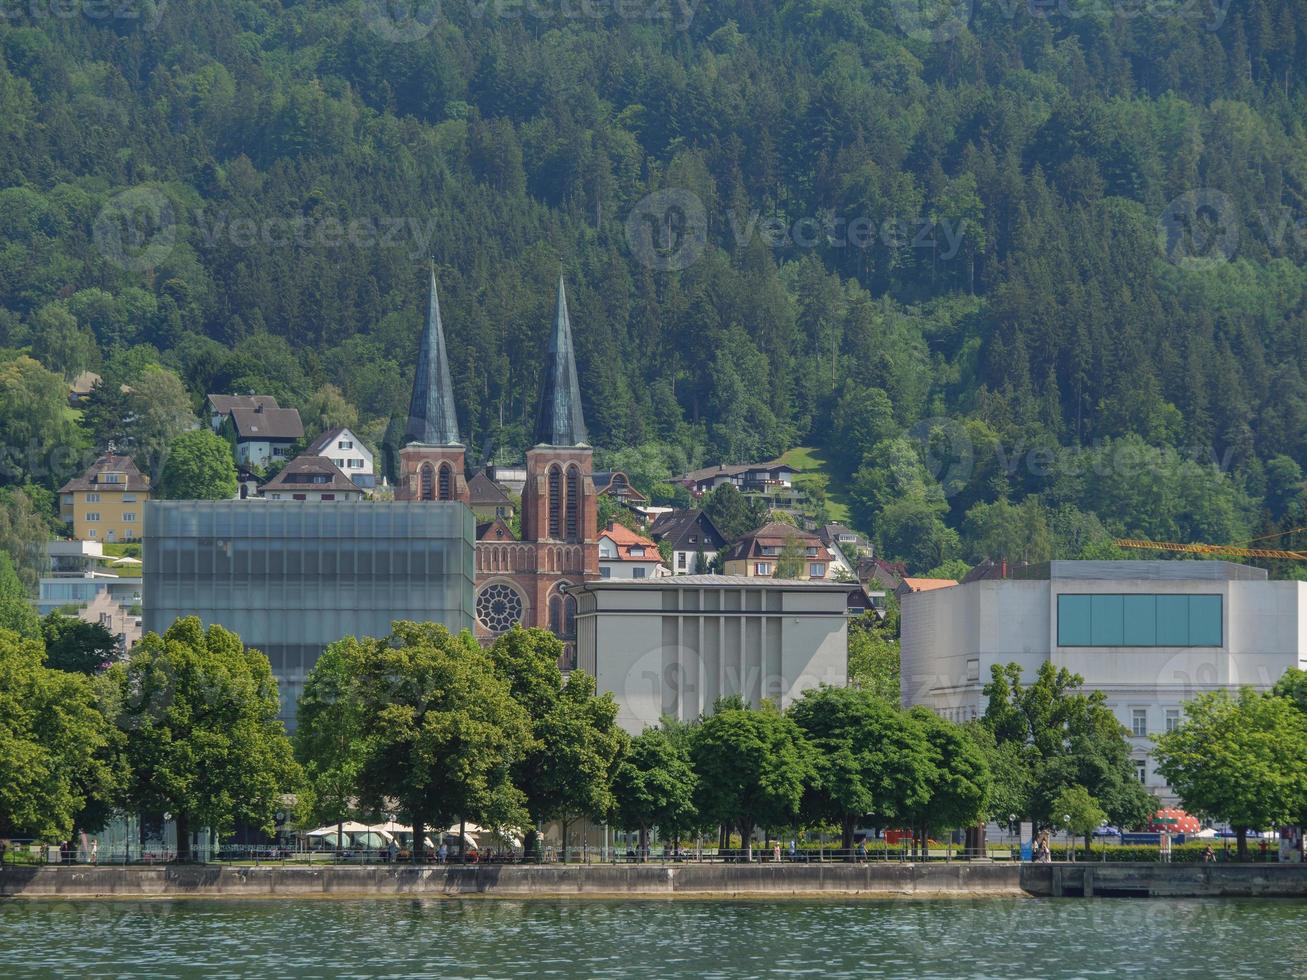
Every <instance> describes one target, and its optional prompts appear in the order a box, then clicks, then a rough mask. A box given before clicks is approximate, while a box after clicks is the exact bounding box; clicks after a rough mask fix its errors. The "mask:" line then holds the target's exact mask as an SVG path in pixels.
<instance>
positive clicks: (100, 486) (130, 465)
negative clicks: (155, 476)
mask: <svg viewBox="0 0 1307 980" xmlns="http://www.w3.org/2000/svg"><path fill="white" fill-rule="evenodd" d="M102 473H121V474H122V475H123V482H121V483H102V482H101V481H100V474H102ZM149 489H150V481H149V478H148V477H145V476H142V475H141V471H140V470H139V469H137V468H136V464H135V463H134V462H132V458H131V457H130V456H117V455H114V454H113V453H105V455H103V456H101V457H100V458H99V459H97V460H96V461H95V462H94V463H92V464H91V468H90V469H88V470H87V471H86V472H85V473H83V474H82V475H81V476H79V477H74V478H73V479H71V480H69V481H68V482H67V483H65V484H64V485H63V486H62V487H60V488H59V492H60V493H75V492H78V491H82V490H107V491H111V492H122V493H137V492H144V491H146V490H149Z"/></svg>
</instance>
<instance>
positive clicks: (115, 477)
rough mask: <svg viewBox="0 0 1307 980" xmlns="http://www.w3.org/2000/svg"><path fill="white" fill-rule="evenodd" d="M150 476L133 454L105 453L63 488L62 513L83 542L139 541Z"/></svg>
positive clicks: (60, 514)
mask: <svg viewBox="0 0 1307 980" xmlns="http://www.w3.org/2000/svg"><path fill="white" fill-rule="evenodd" d="M149 499H150V478H149V477H147V476H143V475H142V474H141V471H140V470H139V469H137V468H136V464H135V463H134V462H132V460H131V457H130V456H119V455H116V454H114V453H105V454H104V455H103V456H101V457H100V458H99V459H97V460H96V461H95V462H94V463H92V464H91V468H90V469H88V470H87V471H86V472H85V473H83V474H82V475H81V476H79V477H77V478H75V479H72V480H69V481H68V482H67V483H65V484H64V485H63V486H62V487H60V488H59V516H60V518H61V519H62V520H64V521H67V522H68V523H70V524H72V526H73V535H74V536H75V537H77V538H79V539H80V540H83V541H103V542H114V541H139V540H140V539H141V523H142V522H141V515H142V514H143V513H144V509H145V501H147V500H149Z"/></svg>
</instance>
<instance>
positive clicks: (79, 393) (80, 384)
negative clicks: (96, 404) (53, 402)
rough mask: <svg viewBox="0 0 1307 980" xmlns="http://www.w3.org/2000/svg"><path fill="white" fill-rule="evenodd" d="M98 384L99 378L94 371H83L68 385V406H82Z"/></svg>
mask: <svg viewBox="0 0 1307 980" xmlns="http://www.w3.org/2000/svg"><path fill="white" fill-rule="evenodd" d="M99 383H100V376H99V375H98V374H96V373H95V372H94V371H83V372H82V373H81V374H79V375H78V376H77V377H75V378H73V380H72V381H70V382H69V383H68V404H70V405H74V406H76V405H80V404H82V402H84V401H86V399H87V398H88V397H89V396H90V394H91V392H92V391H94V390H95V386H96V385H98V384H99Z"/></svg>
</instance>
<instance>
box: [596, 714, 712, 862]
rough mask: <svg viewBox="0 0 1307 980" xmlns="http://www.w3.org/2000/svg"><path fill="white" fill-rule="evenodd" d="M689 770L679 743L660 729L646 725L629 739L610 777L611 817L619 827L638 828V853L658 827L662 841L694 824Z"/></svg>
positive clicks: (691, 784) (684, 748) (691, 775)
mask: <svg viewBox="0 0 1307 980" xmlns="http://www.w3.org/2000/svg"><path fill="white" fill-rule="evenodd" d="M695 785H696V783H695V775H694V769H693V768H692V767H691V766H690V757H689V753H688V751H687V750H686V747H685V746H684V745H680V744H677V742H676V741H674V740H673V739H672V738H670V737H669V736H668V734H667V732H666V731H664V730H663V729H662V728H646V729H645V730H644V731H643V732H641V733H640V734H639V735H637V736H636V737H635V738H633V739H631V744H630V748H629V750H628V751H627V753H626V755H625V757H624V758H623V759H622V761H621V762H620V763H619V764H618V766H617V773H616V775H615V776H614V778H613V796H614V799H615V800H616V806H615V808H614V816H615V819H616V821H617V823H618V824H619V825H620V826H622V827H623V828H627V829H629V828H632V827H634V828H636V829H638V830H639V831H640V853H641V855H643V854H644V853H645V851H646V848H647V847H648V846H649V831H650V830H651V829H652V828H654V827H657V828H658V830H659V832H660V833H661V835H662V837H663V839H664V840H668V839H670V838H671V837H672V836H673V835H675V834H678V833H680V832H681V831H684V830H686V829H688V828H689V827H691V826H693V824H694V821H695V818H696V816H697V811H696V810H695V808H694V792H695Z"/></svg>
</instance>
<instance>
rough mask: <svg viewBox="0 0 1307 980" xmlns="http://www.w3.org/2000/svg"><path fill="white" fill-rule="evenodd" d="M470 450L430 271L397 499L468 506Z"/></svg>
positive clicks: (400, 456) (396, 489)
mask: <svg viewBox="0 0 1307 980" xmlns="http://www.w3.org/2000/svg"><path fill="white" fill-rule="evenodd" d="M466 457H467V450H466V447H465V446H464V445H463V443H462V440H461V439H459V435H458V415H457V414H456V413H455V411H454V383H453V380H452V379H451V377H450V374H449V355H448V353H447V351H446V349H445V330H444V327H443V325H442V324H441V322H440V298H439V297H438V296H437V295H436V270H435V269H432V270H431V297H430V300H429V301H428V305H427V324H426V328H425V329H424V330H423V331H422V340H421V343H420V344H419V345H418V363H417V371H416V372H415V373H414V376H413V397H412V400H411V401H410V402H409V407H408V424H407V425H406V426H405V427H404V448H402V449H401V450H400V451H399V475H400V478H399V486H397V487H396V488H395V499H396V500H461V501H463V503H465V504H466V503H468V501H469V497H468V490H467V472H466V471H467V459H466Z"/></svg>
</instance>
